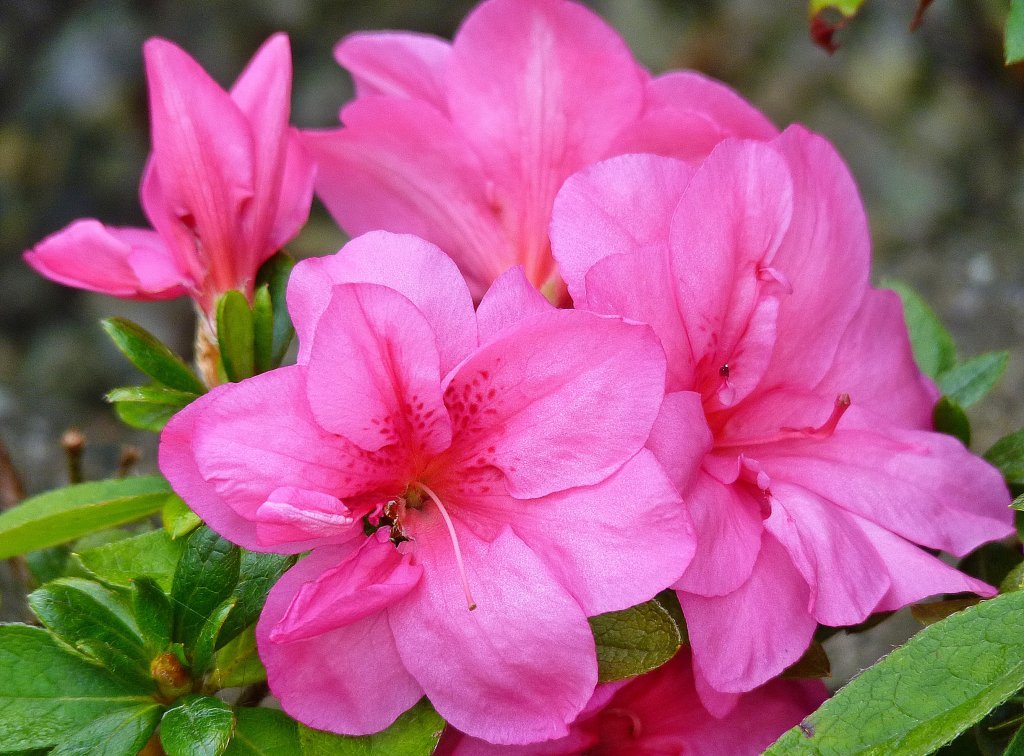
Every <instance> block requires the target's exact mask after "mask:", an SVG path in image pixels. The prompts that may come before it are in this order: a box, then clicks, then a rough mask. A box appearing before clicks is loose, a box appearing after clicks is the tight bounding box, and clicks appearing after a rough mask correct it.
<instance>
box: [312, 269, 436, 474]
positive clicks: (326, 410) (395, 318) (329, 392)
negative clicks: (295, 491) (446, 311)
mask: <svg viewBox="0 0 1024 756" xmlns="http://www.w3.org/2000/svg"><path fill="white" fill-rule="evenodd" d="M308 359H309V362H308V365H307V381H306V393H307V396H308V398H309V405H310V408H311V410H312V414H313V416H314V417H315V418H316V419H317V422H318V423H319V424H320V426H321V427H323V428H325V429H327V430H329V431H331V432H333V433H337V434H339V435H341V436H344V437H345V438H347V439H348V440H349V441H351V442H352V443H354V444H356V445H358V446H359V447H361V448H362V449H365V450H366V451H368V452H377V451H380V450H384V451H382V452H381V454H382V455H384V456H386V457H389V458H390V457H394V464H396V465H399V466H401V465H402V464H406V465H408V464H411V463H412V462H413V461H414V459H415V458H417V457H418V456H420V455H423V454H429V455H433V454H437V453H439V452H441V451H444V450H445V449H447V448H448V446H449V444H451V441H452V425H451V421H450V420H449V418H448V413H447V412H446V411H445V407H444V404H443V402H442V400H441V373H440V366H439V357H438V353H437V347H436V339H435V335H434V332H433V330H432V329H431V327H430V324H429V323H428V322H427V320H426V319H425V318H424V317H423V315H422V314H420V311H419V310H418V309H416V306H415V305H413V303H412V302H410V301H409V300H408V299H406V298H405V297H404V296H402V295H401V294H399V293H398V292H397V291H395V290H394V289H389V288H387V287H385V286H381V285H379V284H371V283H358V284H338V285H336V286H335V287H334V288H333V289H332V293H331V299H330V301H329V302H328V304H327V307H326V309H325V310H324V313H323V316H322V317H321V318H320V322H319V325H318V326H317V329H316V333H315V335H314V337H313V345H312V347H311V348H310V351H309V358H308ZM385 447H389V449H385Z"/></svg>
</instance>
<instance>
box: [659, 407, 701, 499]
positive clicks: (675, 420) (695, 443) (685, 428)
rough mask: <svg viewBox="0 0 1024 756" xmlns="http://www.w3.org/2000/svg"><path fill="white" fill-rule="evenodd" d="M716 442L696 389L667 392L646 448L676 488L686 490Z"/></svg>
mask: <svg viewBox="0 0 1024 756" xmlns="http://www.w3.org/2000/svg"><path fill="white" fill-rule="evenodd" d="M713 442H714V438H713V437H712V435H711V429H710V428H708V423H707V420H706V419H705V418H704V410H703V407H702V406H701V401H700V394H696V393H694V392H693V391H676V392H674V393H671V394H666V395H665V401H663V402H662V403H661V409H660V410H659V411H658V418H657V420H655V421H654V427H653V428H651V437H650V438H649V439H648V441H647V448H648V449H650V450H651V451H652V452H654V456H655V457H656V458H657V460H658V462H659V463H660V464H661V467H662V469H664V470H665V472H666V473H668V477H669V479H670V480H671V481H672V484H673V485H674V486H675V487H676V490H677V491H680V492H682V491H686V489H687V488H688V487H689V485H690V482H691V480H692V479H693V476H694V474H695V473H696V472H697V470H698V468H699V467H700V463H701V460H703V459H704V455H705V454H707V453H708V452H709V451H711V446H712V443H713Z"/></svg>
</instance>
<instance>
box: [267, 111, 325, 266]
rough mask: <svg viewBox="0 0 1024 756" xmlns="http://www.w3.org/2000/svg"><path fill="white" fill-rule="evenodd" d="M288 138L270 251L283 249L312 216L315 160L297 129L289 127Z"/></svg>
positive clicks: (269, 243)
mask: <svg viewBox="0 0 1024 756" xmlns="http://www.w3.org/2000/svg"><path fill="white" fill-rule="evenodd" d="M286 141H287V144H286V146H285V155H284V171H283V173H282V174H281V185H280V191H279V192H278V198H277V215H276V217H275V218H274V223H273V226H272V227H271V229H270V237H269V239H268V240H267V249H268V250H269V252H268V254H270V253H273V252H276V251H278V250H280V249H281V248H282V247H284V245H285V244H287V243H288V242H290V241H291V240H292V239H293V238H294V237H295V235H296V234H297V233H299V230H300V229H301V228H302V226H303V225H305V223H306V220H307V219H308V218H309V208H310V206H311V205H312V203H313V186H314V180H315V179H316V163H314V162H313V160H312V159H311V158H310V157H309V154H308V153H307V152H306V148H305V147H304V146H303V143H302V137H301V135H300V134H299V132H298V131H297V130H296V129H289V130H288V135H287V137H286Z"/></svg>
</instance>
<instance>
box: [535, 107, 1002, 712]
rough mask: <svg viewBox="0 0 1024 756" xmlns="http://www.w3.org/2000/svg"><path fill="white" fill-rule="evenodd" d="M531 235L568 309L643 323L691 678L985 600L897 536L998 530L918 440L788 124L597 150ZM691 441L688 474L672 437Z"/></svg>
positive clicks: (826, 194)
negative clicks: (660, 361)
mask: <svg viewBox="0 0 1024 756" xmlns="http://www.w3.org/2000/svg"><path fill="white" fill-rule="evenodd" d="M552 240H553V246H554V253H555V257H556V258H557V260H558V263H559V266H560V268H561V270H562V273H563V275H564V276H565V278H566V281H567V283H568V288H569V292H570V293H571V294H572V297H573V299H574V301H575V304H576V306H577V307H581V308H586V309H590V310H592V311H595V312H600V313H609V314H611V313H614V314H618V315H622V316H624V317H628V318H631V319H635V320H638V321H642V322H647V323H649V324H650V325H652V326H653V327H654V330H655V331H656V332H657V333H658V335H659V337H660V338H661V340H662V344H663V346H664V347H665V351H666V353H667V356H668V383H667V390H668V391H669V394H668V395H667V396H666V400H665V404H664V407H663V410H662V414H661V416H660V417H659V419H658V422H657V423H656V425H655V430H654V432H653V433H652V436H651V442H650V448H652V449H653V450H654V452H655V453H656V454H657V455H658V456H659V460H660V461H662V463H663V465H664V466H665V468H666V470H667V471H668V472H669V473H670V475H672V476H673V477H674V479H675V480H676V482H677V485H678V486H679V487H680V490H682V491H684V492H685V496H684V499H685V500H686V501H687V503H688V506H689V509H690V512H691V514H692V515H693V518H694V524H695V529H696V533H697V552H696V555H695V556H694V559H693V561H692V563H691V564H690V566H689V567H688V569H687V571H686V573H685V574H684V575H683V577H682V579H681V580H680V581H679V582H678V583H677V584H676V586H675V588H676V589H677V591H678V594H679V598H680V602H681V603H682V607H683V611H684V613H685V614H686V619H687V623H688V627H689V634H690V640H691V642H692V645H693V651H694V664H695V667H696V669H697V671H698V673H699V674H700V675H701V676H702V678H703V681H698V682H699V683H700V684H701V685H704V683H708V684H710V688H712V689H716V690H718V691H729V692H739V691H746V690H750V689H752V688H754V687H755V686H757V685H760V684H761V683H763V682H764V681H765V680H768V679H770V678H771V677H773V676H774V675H777V674H778V673H779V672H780V671H782V670H783V669H784V668H785V667H787V666H788V665H789V664H791V663H792V662H794V661H795V660H796V659H797V658H799V656H800V655H801V654H802V653H803V651H804V649H805V648H806V647H807V645H808V642H809V641H810V639H811V635H812V633H813V632H814V629H815V627H816V626H817V624H818V623H821V624H825V625H833V626H843V625H853V624H857V623H859V622H861V621H862V620H864V619H865V618H866V617H867V616H868V615H869V614H871V613H872V612H880V611H886V610H891V609H897V608H899V607H901V606H904V605H906V604H908V603H911V602H913V601H917V600H919V599H921V598H924V597H926V596H930V595H932V594H936V593H943V592H951V593H953V592H959V591H973V592H976V593H979V594H981V595H983V596H990V595H992V593H993V591H992V589H991V588H990V587H989V586H987V585H985V584H983V583H981V582H979V581H977V580H973V579H971V578H969V577H967V576H966V575H963V574H961V573H959V572H957V571H956V570H954V569H952V568H950V567H948V566H946V565H945V564H944V563H943V562H941V561H940V560H938V559H936V558H934V557H932V556H931V555H929V554H928V553H927V552H926V551H924V550H922V549H921V548H919V547H918V545H917V544H919V545H921V546H925V547H927V548H930V549H941V550H943V551H948V552H952V553H953V554H957V555H962V554H964V553H966V552H968V551H970V550H971V549H973V548H975V547H976V546H978V545H979V544H981V543H984V542H985V541H988V540H991V539H995V538H1000V537H1002V536H1005V535H1008V534H1009V533H1011V532H1012V525H1011V517H1010V512H1009V510H1008V509H1007V504H1008V502H1009V498H1008V493H1007V490H1006V487H1005V485H1004V484H1003V481H1002V479H1001V477H1000V475H999V473H998V472H997V471H996V470H995V469H994V468H992V467H990V466H989V465H988V464H986V463H985V462H983V461H982V460H980V459H978V458H977V457H975V456H973V455H972V454H970V452H968V451H967V450H966V449H965V448H964V447H963V446H962V445H961V444H960V442H959V441H957V440H955V439H953V438H951V437H949V436H946V435H942V434H939V433H934V432H932V430H931V429H932V421H931V412H932V407H933V405H934V403H935V400H936V398H937V391H936V389H935V386H934V385H933V384H932V383H931V382H930V381H929V380H928V379H927V378H925V377H924V376H923V375H922V374H921V373H920V371H919V370H918V369H917V367H916V365H915V363H914V360H913V355H912V354H911V350H910V344H909V341H908V338H907V333H906V327H905V325H904V321H903V317H902V311H901V308H900V303H899V300H898V298H897V297H896V296H895V295H894V294H893V293H892V292H888V291H877V290H875V289H873V288H871V287H870V285H869V282H868V273H869V263H870V260H869V257H870V246H869V239H868V230H867V224H866V222H865V218H864V213H863V209H862V207H861V203H860V199H859V198H858V196H857V191H856V188H855V187H854V184H853V181H852V180H851V177H850V175H849V173H848V172H847V170H846V168H845V166H844V165H843V164H842V161H841V160H840V158H839V157H838V155H836V153H835V151H834V150H833V148H832V147H831V146H830V145H829V144H828V143H827V142H825V141H824V140H823V139H821V138H820V137H817V136H815V135H812V134H810V133H808V132H806V131H805V130H803V129H801V128H799V127H793V128H790V129H788V130H787V131H786V132H785V133H784V134H782V135H781V136H780V137H779V138H777V139H776V140H774V141H772V142H770V143H763V142H751V141H745V140H729V141H727V142H724V143H722V144H721V145H719V147H717V148H716V149H715V150H714V152H712V154H711V156H710V157H708V159H707V160H706V161H705V162H704V163H703V164H702V165H701V166H700V167H699V168H694V167H691V166H690V165H688V164H686V163H683V162H680V161H676V160H672V159H669V158H662V157H655V156H641V155H634V156H623V157H618V158H614V159H612V160H609V161H606V162H604V163H601V164H599V165H596V166H593V167H591V168H589V169H587V170H585V171H583V172H581V173H580V174H578V175H577V176H574V177H573V178H571V179H570V180H569V181H568V182H567V183H566V185H565V188H564V189H563V190H562V192H561V194H560V195H559V197H558V200H557V202H556V205H555V211H554V218H553V223H552ZM695 408H697V409H698V410H699V411H702V414H703V417H700V414H699V412H698V411H695ZM695 418H698V419H696V420H695ZM695 437H699V438H703V439H704V449H705V454H704V455H703V461H702V462H701V464H700V472H699V473H698V474H697V475H696V477H695V478H693V479H691V478H690V476H689V471H690V469H692V465H693V463H692V459H691V456H690V455H691V454H692V448H685V449H682V450H680V449H678V448H677V444H678V443H679V441H680V440H681V439H688V440H690V439H693V438H695ZM687 548H689V544H687ZM706 687H707V686H705V688H702V689H706ZM708 695H709V698H710V697H711V695H712V694H711V693H710V692H709V693H708ZM720 703H721V704H722V705H723V706H727V702H720Z"/></svg>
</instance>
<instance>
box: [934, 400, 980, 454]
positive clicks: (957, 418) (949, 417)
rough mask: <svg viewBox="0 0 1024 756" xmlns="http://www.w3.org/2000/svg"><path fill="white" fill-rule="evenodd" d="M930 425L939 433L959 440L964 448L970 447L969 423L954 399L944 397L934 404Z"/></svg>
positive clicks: (965, 414)
mask: <svg viewBox="0 0 1024 756" xmlns="http://www.w3.org/2000/svg"><path fill="white" fill-rule="evenodd" d="M932 423H933V424H934V425H935V430H937V431H938V432H939V433H945V434H946V435H949V436H953V438H958V439H960V443H962V444H963V445H964V446H970V445H971V421H970V420H968V419H967V413H966V412H964V410H963V407H961V406H960V405H959V404H957V403H956V400H955V399H952V398H950V397H948V396H944V397H942V398H941V399H939V401H938V402H936V403H935V409H933V410H932Z"/></svg>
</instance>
